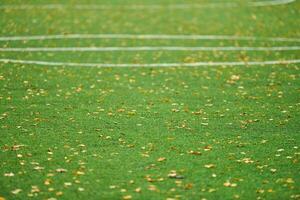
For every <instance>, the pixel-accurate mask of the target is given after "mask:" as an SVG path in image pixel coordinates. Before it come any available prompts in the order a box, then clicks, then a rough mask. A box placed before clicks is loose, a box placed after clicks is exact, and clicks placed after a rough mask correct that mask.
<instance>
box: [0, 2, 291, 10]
mask: <svg viewBox="0 0 300 200" xmlns="http://www.w3.org/2000/svg"><path fill="white" fill-rule="evenodd" d="M293 2H295V0H269V1H257V2H247V3H245V5H246V6H250V7H262V6H277V5H285V4H290V3H293ZM241 5H242V4H239V3H234V2H223V3H205V4H167V5H162V4H149V5H145V4H144V5H135V4H131V5H103V4H76V5H66V4H43V5H29V4H27V5H16V4H15V5H1V6H0V9H2V10H3V9H12V10H31V9H43V10H53V9H76V10H111V9H127V10H146V9H147V10H161V9H171V10H175V9H176V10H178V9H199V8H216V7H221V8H225V7H239V6H241Z"/></svg>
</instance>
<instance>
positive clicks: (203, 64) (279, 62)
mask: <svg viewBox="0 0 300 200" xmlns="http://www.w3.org/2000/svg"><path fill="white" fill-rule="evenodd" d="M0 62H2V63H13V64H26V65H42V66H65V67H209V66H253V65H288V64H298V63H300V59H296V60H275V61H274V60H273V61H253V62H196V63H151V64H106V63H73V62H72V63H71V62H48V61H35V60H16V59H0Z"/></svg>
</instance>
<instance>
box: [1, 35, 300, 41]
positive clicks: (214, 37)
mask: <svg viewBox="0 0 300 200" xmlns="http://www.w3.org/2000/svg"><path fill="white" fill-rule="evenodd" d="M65 39H136V40H229V41H238V40H239V41H270V42H300V38H284V37H252V36H235V35H166V34H157V35H154V34H69V35H30V36H2V37H0V41H23V40H26V41H30V40H65Z"/></svg>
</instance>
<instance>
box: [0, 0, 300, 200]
mask: <svg viewBox="0 0 300 200" xmlns="http://www.w3.org/2000/svg"><path fill="white" fill-rule="evenodd" d="M209 2H211V1H196V0H189V1H183V0H182V1H181V0H176V1H175V0H174V1H167V0H160V1H155V0H147V1H138V0H132V1H129V0H126V1H121V0H120V1H117V0H114V1H85V2H84V3H97V4H107V5H116V6H120V5H130V4H143V5H146V4H160V5H169V4H175V3H203V4H205V3H209ZM219 2H220V1H219ZM236 2H237V1H236ZM240 2H241V6H239V7H234V8H222V7H218V8H204V9H193V8H191V9H183V10H175V11H174V10H169V9H158V10H151V9H150V10H127V9H122V8H119V7H116V9H115V10H101V11H99V10H84V11H78V10H74V9H53V10H42V9H30V10H11V9H5V10H1V12H0V27H1V29H0V37H3V36H22V35H24V36H26V35H54V34H75V33H76V34H80V33H81V34H84V33H85V34H87V33H88V34H99V33H101V34H103V33H109V34H112V33H117V34H120V33H126V34H127V33H131V34H205V35H211V34H212V35H239V36H255V37H290V38H299V37H300V30H299V24H300V18H299V14H300V11H299V10H300V2H299V1H296V2H294V3H291V4H287V5H279V6H267V7H248V6H245V5H244V4H243V3H242V1H240ZM47 3H53V4H55V3H63V4H66V5H74V4H75V1H64V2H61V1H43V2H37V1H26V4H30V5H36V4H39V5H40V4H47ZM221 3H222V2H221ZM12 4H16V5H20V4H25V2H23V1H16V0H14V1H8V0H3V1H2V2H1V5H12ZM293 45H294V46H297V45H299V42H298V43H297V42H267V41H222V40H217V41H216V40H211V41H199V40H189V41H185V40H184V41H181V40H131V39H103V40H100V39H96V40H95V39H83V40H80V39H70V40H42V41H0V47H1V48H7V47H20V48H23V47H80V46H81V47H87V46H126V47H128V46H293ZM299 53H300V51H283V52H274V51H272V52H268V51H263V52H255V51H254V52H245V51H244V52H238V51H237V52H188V51H184V52H165V51H159V52H157V51H155V52H147V51H146V52H1V53H0V59H4V58H5V59H7V58H9V59H17V60H18V59H20V60H38V61H55V62H78V63H116V64H122V63H183V62H198V61H206V62H229V61H267V60H289V59H299ZM299 91H300V80H299V64H281V65H268V66H260V65H257V66H247V65H245V66H238V67H237V66H236V67H233V66H223V67H213V66H204V67H191V68H189V67H177V68H156V67H153V68H130V67H129V68H116V67H113V68H88V67H59V66H57V67H56V66H38V65H35V64H31V65H23V64H12V63H0V130H1V131H0V134H1V135H0V146H1V150H0V199H1V200H4V199H5V200H10V199H49V200H54V199H57V200H59V199H112V200H114V199H145V200H148V199H153V200H159V199H168V200H172V199H207V200H210V199H212V200H214V199H278V200H282V199H300V165H299V155H300V149H299V148H300V144H299V142H300V125H299V119H300V112H299V111H300V109H299V105H300V102H299V99H300V98H299Z"/></svg>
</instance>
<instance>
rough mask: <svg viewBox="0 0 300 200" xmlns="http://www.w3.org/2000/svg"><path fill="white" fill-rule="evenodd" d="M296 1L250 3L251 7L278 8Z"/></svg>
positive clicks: (276, 0) (277, 0)
mask: <svg viewBox="0 0 300 200" xmlns="http://www.w3.org/2000/svg"><path fill="white" fill-rule="evenodd" d="M295 1H296V0H273V1H257V2H250V3H249V5H250V6H255V7H261V6H278V5H283V4H290V3H293V2H295Z"/></svg>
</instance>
